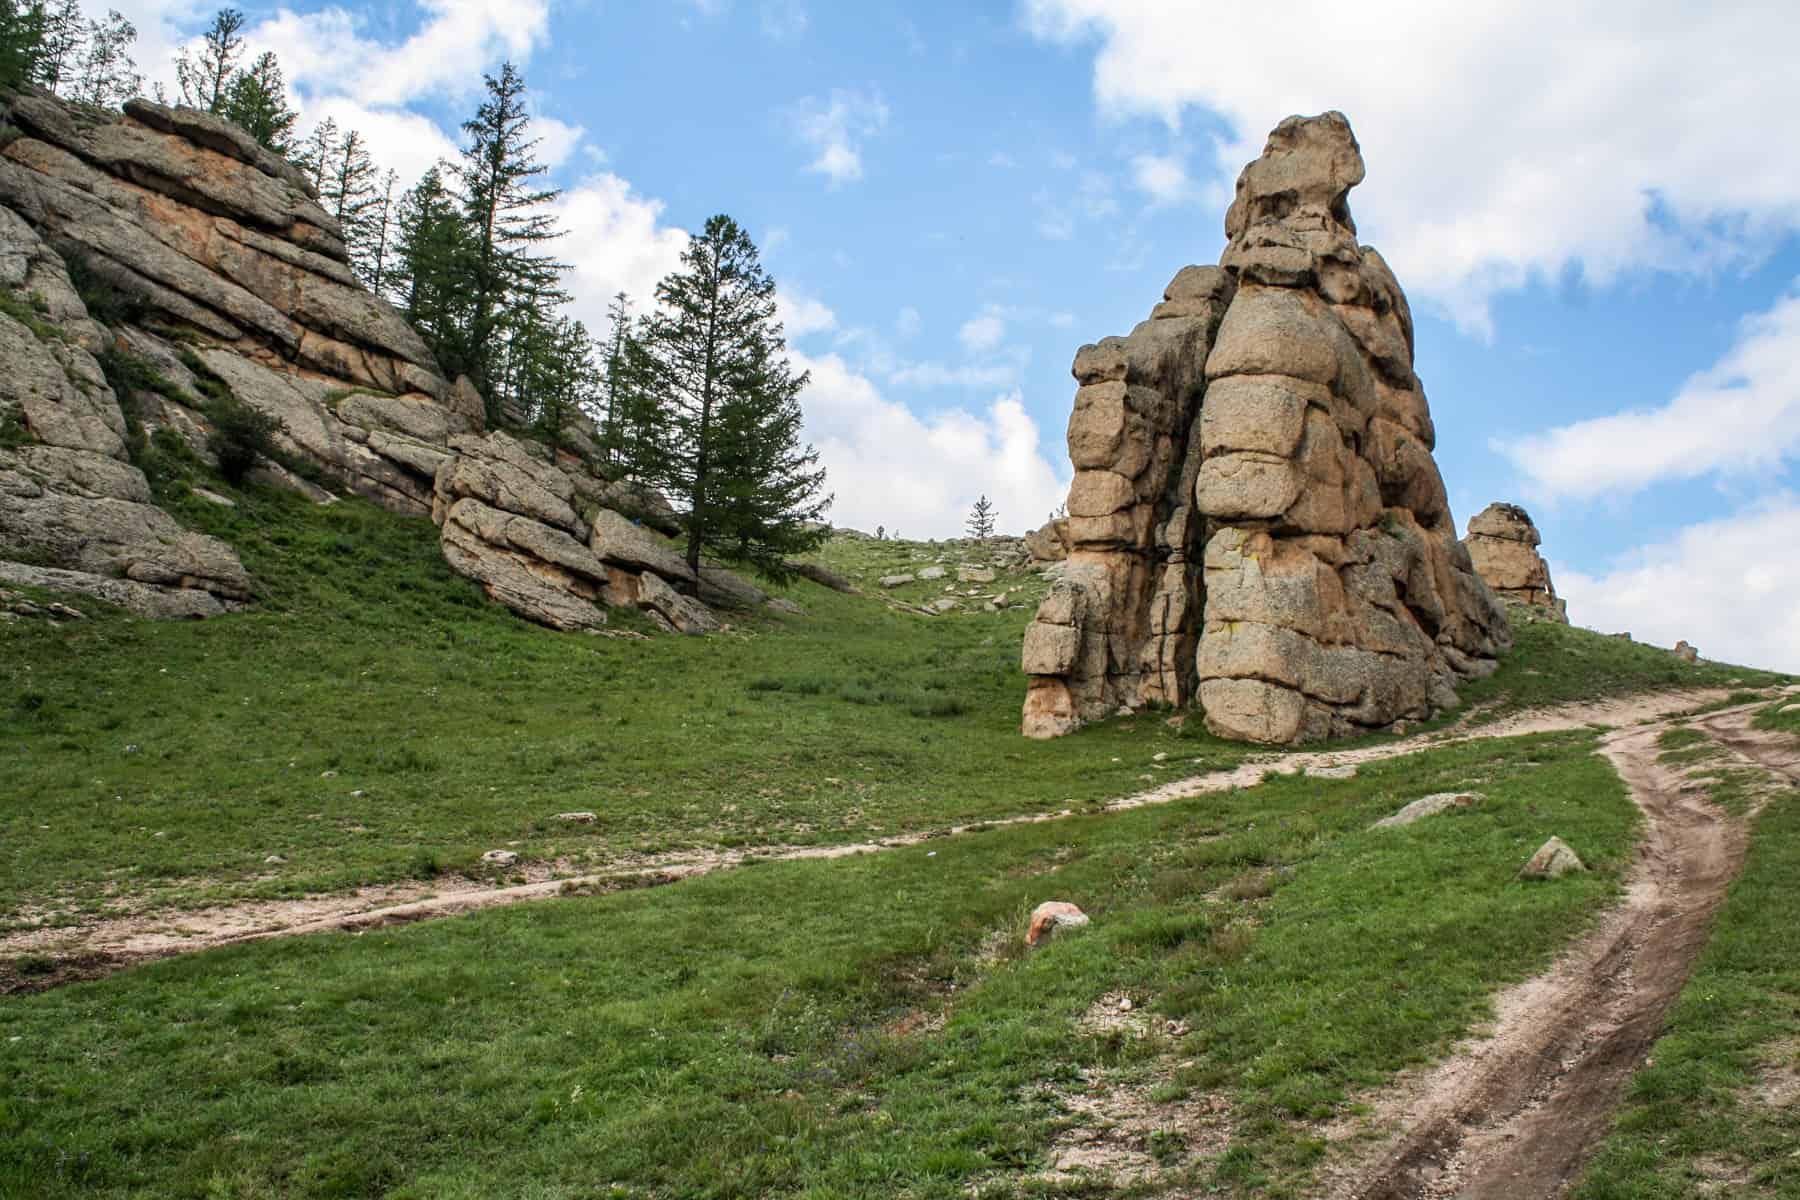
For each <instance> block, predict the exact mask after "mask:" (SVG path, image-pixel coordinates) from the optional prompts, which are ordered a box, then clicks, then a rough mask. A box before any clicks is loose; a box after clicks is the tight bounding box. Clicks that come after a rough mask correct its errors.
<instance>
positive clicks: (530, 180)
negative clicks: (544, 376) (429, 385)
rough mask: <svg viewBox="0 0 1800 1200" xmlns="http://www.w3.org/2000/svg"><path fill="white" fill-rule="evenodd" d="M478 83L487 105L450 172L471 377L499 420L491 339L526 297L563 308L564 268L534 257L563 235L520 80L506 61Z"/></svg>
mask: <svg viewBox="0 0 1800 1200" xmlns="http://www.w3.org/2000/svg"><path fill="white" fill-rule="evenodd" d="M484 79H485V80H486V84H487V99H486V100H485V101H484V102H483V103H482V105H481V107H480V108H479V109H477V110H476V113H475V116H474V117H473V118H471V119H470V120H468V121H465V122H464V123H463V127H462V128H463V133H464V135H465V136H466V137H467V139H468V141H467V144H466V145H465V146H464V147H463V152H462V161H461V162H460V163H458V164H457V165H456V167H455V168H454V169H455V172H456V178H457V182H458V184H459V185H460V188H461V192H462V202H463V216H464V219H465V220H466V221H467V223H468V226H469V235H470V242H471V244H472V247H473V250H474V259H473V262H472V263H471V264H470V266H471V273H470V277H469V281H468V283H469V289H470V296H471V305H470V325H469V328H468V329H467V331H466V343H467V346H468V351H469V355H470V363H469V367H470V369H469V374H470V376H471V377H472V378H473V379H474V381H475V385H476V387H477V388H479V389H480V390H481V392H482V394H483V395H485V396H486V397H487V399H488V405H489V408H490V409H491V410H492V411H490V412H489V414H488V415H489V417H490V418H494V419H497V418H498V417H499V416H500V398H499V396H498V395H497V394H496V393H495V392H494V390H493V384H494V382H495V379H494V375H495V366H496V357H495V356H496V354H497V352H498V349H499V346H498V344H497V340H496V337H495V335H496V334H497V333H498V332H499V331H500V330H499V327H500V324H501V321H502V319H503V315H504V314H505V313H506V312H507V311H508V310H509V309H510V308H511V307H512V306H513V305H514V303H515V302H516V300H517V299H518V298H519V297H521V296H525V295H532V296H535V297H537V298H539V300H540V302H548V303H549V304H551V305H552V306H554V305H556V304H559V303H561V302H562V300H564V299H566V297H565V296H563V294H562V293H561V291H560V290H559V288H558V287H557V280H558V279H559V278H560V277H561V274H562V272H563V270H564V269H565V268H564V266H563V264H561V263H559V262H557V261H556V260H555V259H553V258H551V257H549V256H548V255H546V254H543V253H542V252H541V250H540V247H542V246H543V244H544V243H546V242H549V241H552V240H553V239H555V238H557V237H559V236H561V235H560V233H559V231H558V230H557V229H556V223H555V219H554V218H553V217H552V216H551V214H550V213H549V212H548V211H546V209H547V206H548V205H549V204H550V203H551V202H553V201H554V200H555V199H556V197H557V196H558V195H559V194H560V193H558V192H557V191H556V190H555V189H552V188H544V187H541V186H539V184H538V180H539V179H540V177H541V176H543V175H544V173H545V172H546V171H548V170H549V168H548V167H545V166H544V165H542V164H541V163H539V162H538V161H537V156H536V149H537V144H538V142H537V139H536V138H533V137H531V136H530V135H529V128H530V123H531V118H530V115H529V114H528V113H527V112H526V111H525V80H524V77H523V76H521V75H520V74H519V72H518V69H517V68H516V67H514V66H513V65H512V63H510V62H509V63H505V64H503V65H502V66H501V68H500V75H499V77H498V78H496V77H495V76H492V75H488V76H484Z"/></svg>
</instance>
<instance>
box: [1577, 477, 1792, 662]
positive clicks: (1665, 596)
mask: <svg viewBox="0 0 1800 1200" xmlns="http://www.w3.org/2000/svg"><path fill="white" fill-rule="evenodd" d="M1794 546H1800V497H1796V496H1794V495H1792V494H1788V493H1783V494H1781V495H1778V496H1774V497H1772V498H1770V499H1768V500H1765V501H1763V502H1761V503H1759V504H1757V505H1755V506H1753V507H1751V508H1749V509H1746V510H1745V511H1742V512H1739V513H1736V514H1734V515H1732V516H1730V517H1726V518H1724V519H1722V520H1717V521H1708V522H1705V523H1704V524H1699V525H1690V526H1688V527H1687V528H1685V529H1683V530H1681V531H1680V532H1679V533H1677V534H1676V535H1675V537H1674V538H1672V539H1671V540H1669V541H1666V542H1659V543H1656V544H1654V545H1649V546H1644V547H1642V548H1640V549H1637V550H1634V551H1632V552H1631V553H1630V554H1628V555H1626V556H1624V557H1623V558H1621V559H1620V560H1619V561H1618V562H1617V563H1615V564H1614V565H1613V567H1612V568H1611V569H1610V570H1608V571H1605V572H1603V573H1601V574H1598V575H1584V574H1582V573H1580V572H1578V571H1574V570H1571V569H1569V568H1567V567H1565V566H1562V565H1561V564H1555V563H1553V564H1552V566H1551V570H1552V573H1553V576H1554V578H1555V579H1556V583H1557V592H1558V593H1559V594H1561V595H1562V596H1563V597H1564V598H1565V599H1567V600H1568V602H1569V616H1570V619H1571V620H1573V621H1575V622H1576V623H1577V624H1580V625H1586V626H1590V627H1592V628H1595V629H1599V630H1602V631H1605V632H1608V633H1612V632H1623V631H1629V632H1630V633H1631V635H1632V636H1633V637H1635V638H1636V639H1637V640H1638V641H1642V642H1650V643H1652V644H1654V645H1659V646H1672V645H1674V644H1675V643H1676V642H1677V641H1678V640H1681V639H1683V638H1685V639H1686V640H1687V641H1689V642H1691V643H1693V644H1694V645H1695V646H1697V647H1699V650H1700V653H1701V654H1703V655H1705V656H1706V657H1707V658H1711V659H1716V660H1719V661H1723V662H1734V663H1738V664H1741V665H1743V666H1752V667H1766V668H1769V669H1772V670H1779V671H1793V672H1800V556H1796V555H1795V554H1793V553H1792V547H1794Z"/></svg>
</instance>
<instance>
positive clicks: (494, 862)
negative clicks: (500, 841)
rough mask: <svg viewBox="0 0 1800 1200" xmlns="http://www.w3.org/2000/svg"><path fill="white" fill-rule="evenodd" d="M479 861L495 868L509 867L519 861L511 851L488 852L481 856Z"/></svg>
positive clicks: (517, 856) (516, 855)
mask: <svg viewBox="0 0 1800 1200" xmlns="http://www.w3.org/2000/svg"><path fill="white" fill-rule="evenodd" d="M481 861H482V862H484V863H488V864H489V865H491V866H496V867H510V866H512V865H513V864H514V863H516V862H518V861H519V855H518V853H517V852H516V851H513V850H489V851H488V852H487V853H486V854H484V855H482V856H481Z"/></svg>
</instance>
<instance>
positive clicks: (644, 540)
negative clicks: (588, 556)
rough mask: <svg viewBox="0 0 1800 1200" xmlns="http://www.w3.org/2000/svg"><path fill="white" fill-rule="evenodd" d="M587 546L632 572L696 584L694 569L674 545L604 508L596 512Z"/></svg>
mask: <svg viewBox="0 0 1800 1200" xmlns="http://www.w3.org/2000/svg"><path fill="white" fill-rule="evenodd" d="M588 546H589V548H590V549H592V550H593V552H594V553H595V554H596V555H598V556H599V557H600V559H601V561H603V562H608V563H612V564H613V565H614V566H619V567H625V568H626V569H628V570H632V571H639V572H643V571H648V572H651V573H652V574H656V575H660V576H662V577H663V578H664V579H669V580H675V581H679V582H681V583H685V584H688V585H690V586H692V585H695V584H696V583H697V580H696V579H695V576H694V572H693V571H691V570H690V569H689V568H688V565H687V562H686V561H685V560H684V559H683V558H682V557H681V555H679V554H677V553H675V550H674V548H673V547H671V546H670V545H668V543H666V542H664V541H663V540H662V539H661V538H659V537H657V536H656V535H655V534H653V533H651V532H650V531H649V530H647V529H645V528H644V527H643V526H641V525H636V524H634V523H632V521H631V520H630V519H629V518H626V517H624V516H621V515H620V514H618V513H616V512H613V511H611V510H610V509H604V508H603V509H601V510H600V511H599V512H597V513H595V514H594V529H593V533H592V534H591V535H590V536H589V539H588Z"/></svg>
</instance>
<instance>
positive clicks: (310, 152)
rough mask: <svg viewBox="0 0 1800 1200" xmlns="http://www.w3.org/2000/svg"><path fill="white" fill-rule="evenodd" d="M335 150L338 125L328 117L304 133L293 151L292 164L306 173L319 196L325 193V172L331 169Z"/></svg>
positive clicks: (336, 148) (336, 150) (336, 149)
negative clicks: (304, 138)
mask: <svg viewBox="0 0 1800 1200" xmlns="http://www.w3.org/2000/svg"><path fill="white" fill-rule="evenodd" d="M337 152H338V127H337V122H336V121H334V120H332V119H331V118H330V117H326V118H325V119H324V120H323V121H320V122H319V123H318V124H317V125H314V126H313V128H312V132H311V133H309V134H307V135H306V140H305V141H304V142H301V143H300V147H299V149H298V150H296V151H295V152H294V165H295V166H297V167H299V168H300V169H301V170H302V171H304V172H305V173H306V177H307V178H308V179H310V180H312V185H313V190H314V191H316V192H318V193H319V194H320V195H321V196H323V195H324V194H325V173H326V172H327V171H329V170H331V164H332V161H333V160H334V159H336V157H337Z"/></svg>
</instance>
